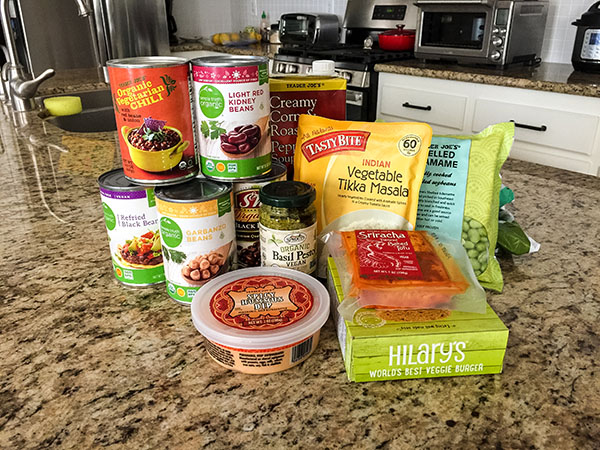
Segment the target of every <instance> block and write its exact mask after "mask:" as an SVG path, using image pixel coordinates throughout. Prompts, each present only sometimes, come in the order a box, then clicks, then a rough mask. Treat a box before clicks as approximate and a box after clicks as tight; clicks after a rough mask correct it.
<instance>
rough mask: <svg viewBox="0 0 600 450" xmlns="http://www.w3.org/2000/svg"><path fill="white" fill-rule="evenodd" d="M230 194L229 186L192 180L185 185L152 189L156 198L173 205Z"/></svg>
mask: <svg viewBox="0 0 600 450" xmlns="http://www.w3.org/2000/svg"><path fill="white" fill-rule="evenodd" d="M228 192H231V184H229V183H219V182H217V181H209V180H206V179H203V178H198V177H196V178H192V179H191V180H190V181H187V182H185V183H180V184H175V185H172V186H159V187H156V188H154V193H155V195H156V197H157V198H159V199H161V200H163V201H166V202H173V203H196V202H204V201H207V200H214V199H216V198H219V197H221V196H222V195H224V194H227V193H228Z"/></svg>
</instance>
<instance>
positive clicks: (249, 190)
mask: <svg viewBox="0 0 600 450" xmlns="http://www.w3.org/2000/svg"><path fill="white" fill-rule="evenodd" d="M285 177H286V167H285V166H284V165H283V164H281V163H279V162H276V161H273V163H272V166H271V171H270V172H269V173H267V174H265V175H261V176H260V177H256V178H252V179H250V180H244V181H240V182H237V183H233V209H234V211H235V240H236V244H237V265H238V266H239V267H256V266H260V241H259V239H260V235H259V227H258V222H259V207H260V199H259V194H258V193H259V191H260V188H261V187H263V186H265V185H267V184H269V183H273V182H275V181H282V180H285Z"/></svg>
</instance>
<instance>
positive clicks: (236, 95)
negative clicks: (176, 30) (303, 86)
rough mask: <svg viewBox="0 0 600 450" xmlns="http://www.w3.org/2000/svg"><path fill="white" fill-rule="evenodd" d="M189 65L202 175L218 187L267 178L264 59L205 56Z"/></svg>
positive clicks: (268, 146)
mask: <svg viewBox="0 0 600 450" xmlns="http://www.w3.org/2000/svg"><path fill="white" fill-rule="evenodd" d="M191 64H192V85H193V104H194V114H195V117H196V120H197V127H196V142H197V144H198V151H199V153H200V159H201V167H202V173H203V174H204V175H206V176H207V177H209V178H214V179H217V180H221V181H239V180H244V179H249V178H254V177H257V176H260V175H264V174H265V173H268V172H269V171H270V170H271V135H270V133H269V114H270V103H269V70H268V64H269V60H268V58H266V57H262V56H208V57H204V58H195V59H192V61H191Z"/></svg>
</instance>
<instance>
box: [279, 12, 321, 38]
mask: <svg viewBox="0 0 600 450" xmlns="http://www.w3.org/2000/svg"><path fill="white" fill-rule="evenodd" d="M315 34H316V17H315V16H314V15H311V14H283V15H282V16H281V19H280V21H279V40H280V41H281V43H282V44H296V45H299V44H300V45H301V44H304V45H306V44H313V43H314V40H315Z"/></svg>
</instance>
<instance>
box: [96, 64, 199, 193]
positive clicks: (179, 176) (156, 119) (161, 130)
mask: <svg viewBox="0 0 600 450" xmlns="http://www.w3.org/2000/svg"><path fill="white" fill-rule="evenodd" d="M106 65H107V66H108V76H109V79H110V89H111V93H112V97H113V105H114V109H115V117H116V122H117V132H118V135H119V144H120V148H121V158H122V160H123V172H124V173H125V176H126V177H127V178H128V179H129V180H131V181H134V182H136V183H138V184H145V185H161V184H173V183H177V182H180V181H183V180H185V179H187V178H191V177H194V176H196V175H197V174H198V171H199V167H198V161H197V158H196V150H195V146H194V126H193V118H192V110H191V102H190V82H189V64H188V62H187V60H186V59H184V58H176V57H171V56H144V57H136V58H125V59H113V60H110V61H108V62H107V63H106Z"/></svg>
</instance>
